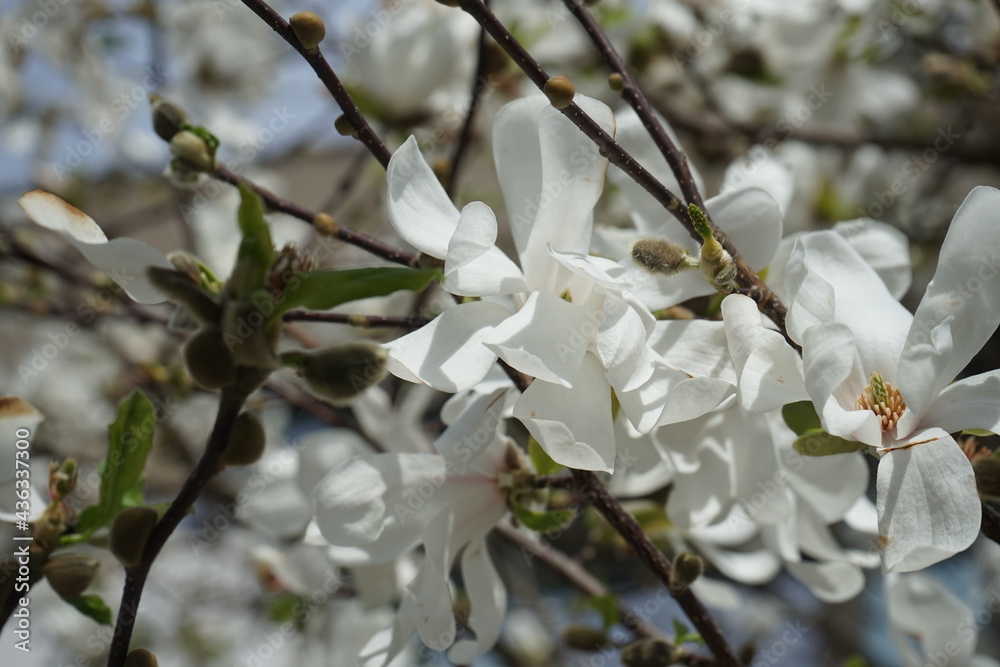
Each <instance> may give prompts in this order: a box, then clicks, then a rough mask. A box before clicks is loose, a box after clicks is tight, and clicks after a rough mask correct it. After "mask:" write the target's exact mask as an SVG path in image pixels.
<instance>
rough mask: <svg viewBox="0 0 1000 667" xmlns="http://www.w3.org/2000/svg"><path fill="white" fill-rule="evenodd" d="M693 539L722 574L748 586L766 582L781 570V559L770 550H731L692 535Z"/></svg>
mask: <svg viewBox="0 0 1000 667" xmlns="http://www.w3.org/2000/svg"><path fill="white" fill-rule="evenodd" d="M691 541H692V542H693V543H694V544H696V545H697V546H698V549H699V550H700V551H702V552H703V553H704V554H705V557H706V558H707V559H708V560H710V561H711V562H712V564H713V565H715V566H716V567H717V568H719V571H720V572H722V574H724V575H726V576H727V577H729V578H730V579H734V580H736V581H738V582H740V583H741V584H746V585H748V586H759V585H761V584H765V583H767V582H769V581H771V580H772V579H774V577H775V575H777V574H778V572H779V571H781V560H780V559H778V557H777V556H775V555H774V554H772V553H771V552H770V551H765V550H763V549H760V550H757V551H729V550H726V549H719V548H717V547H715V546H713V545H710V544H707V543H705V542H703V541H701V540H699V539H697V538H694V537H692V538H691Z"/></svg>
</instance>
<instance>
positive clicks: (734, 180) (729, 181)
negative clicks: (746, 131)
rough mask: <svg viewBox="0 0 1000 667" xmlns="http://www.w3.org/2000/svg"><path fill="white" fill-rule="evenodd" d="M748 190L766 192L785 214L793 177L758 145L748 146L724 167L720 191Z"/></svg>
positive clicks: (791, 190) (792, 192)
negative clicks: (741, 156) (743, 153)
mask: <svg viewBox="0 0 1000 667" xmlns="http://www.w3.org/2000/svg"><path fill="white" fill-rule="evenodd" d="M748 188H756V189H760V190H763V191H765V192H767V194H768V195H770V197H771V198H772V199H773V200H774V202H775V204H777V205H778V209H779V211H780V213H781V214H782V215H784V214H785V213H787V212H788V207H789V206H790V205H791V203H792V197H793V196H794V194H795V175H794V174H793V173H792V168H791V166H790V165H788V164H786V163H784V162H782V161H780V160H778V159H776V158H775V157H774V155H772V154H771V152H769V151H768V150H767V149H765V148H764V147H763V146H761V145H760V144H757V145H755V146H751V147H750V150H748V151H747V155H746V156H744V157H743V158H737V159H736V160H733V162H732V163H730V165H729V166H728V167H726V174H725V176H723V179H722V187H720V188H719V190H720V191H721V192H729V191H731V190H737V189H748ZM741 252H742V249H741Z"/></svg>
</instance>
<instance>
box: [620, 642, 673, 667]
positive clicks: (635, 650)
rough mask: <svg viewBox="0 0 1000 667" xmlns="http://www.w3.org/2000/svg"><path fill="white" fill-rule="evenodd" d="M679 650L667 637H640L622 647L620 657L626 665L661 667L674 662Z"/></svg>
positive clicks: (630, 666) (632, 666)
mask: <svg viewBox="0 0 1000 667" xmlns="http://www.w3.org/2000/svg"><path fill="white" fill-rule="evenodd" d="M676 656H677V651H676V649H675V648H674V645H673V644H671V643H670V642H668V641H667V640H666V639H656V638H650V639H640V640H638V641H634V642H632V643H631V644H629V645H628V646H626V647H625V648H623V649H622V652H621V656H619V657H620V659H621V661H622V665H624V666H625V667H661V665H672V664H674V658H675V657H676Z"/></svg>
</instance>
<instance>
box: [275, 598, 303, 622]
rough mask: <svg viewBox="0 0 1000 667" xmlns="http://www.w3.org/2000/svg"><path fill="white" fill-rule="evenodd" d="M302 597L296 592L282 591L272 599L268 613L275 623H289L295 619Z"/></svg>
mask: <svg viewBox="0 0 1000 667" xmlns="http://www.w3.org/2000/svg"><path fill="white" fill-rule="evenodd" d="M301 603H302V599H301V598H300V597H299V596H298V595H295V594H294V593H282V594H280V595H278V596H277V597H275V598H274V599H273V600H271V602H270V604H269V605H268V609H267V615H268V616H269V617H270V619H271V620H272V621H274V622H275V623H287V622H290V621H293V620H295V610H296V608H298V607H299V605H300V604H301Z"/></svg>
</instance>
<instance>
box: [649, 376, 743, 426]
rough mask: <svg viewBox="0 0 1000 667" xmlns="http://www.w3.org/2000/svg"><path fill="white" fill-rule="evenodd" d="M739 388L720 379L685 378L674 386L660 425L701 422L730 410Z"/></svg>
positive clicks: (666, 400) (673, 384)
mask: <svg viewBox="0 0 1000 667" xmlns="http://www.w3.org/2000/svg"><path fill="white" fill-rule="evenodd" d="M735 396H736V391H735V387H733V385H732V384H730V383H729V382H726V381H725V380H719V379H716V378H708V377H703V378H682V379H680V380H679V381H675V382H674V383H672V384H671V385H670V388H669V389H668V391H667V395H666V397H665V398H664V400H663V410H662V411H661V412H660V418H659V420H658V421H657V424H662V425H667V424H675V423H678V422H685V421H688V420H690V419H697V418H698V417H702V416H704V415H705V414H707V413H709V412H711V411H713V410H721V409H722V408H724V407H727V406H728V405H730V404H731V403H732V401H733V400H734V399H735Z"/></svg>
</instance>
